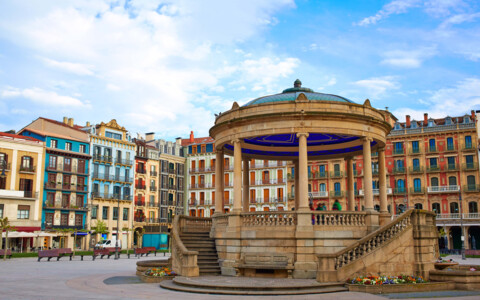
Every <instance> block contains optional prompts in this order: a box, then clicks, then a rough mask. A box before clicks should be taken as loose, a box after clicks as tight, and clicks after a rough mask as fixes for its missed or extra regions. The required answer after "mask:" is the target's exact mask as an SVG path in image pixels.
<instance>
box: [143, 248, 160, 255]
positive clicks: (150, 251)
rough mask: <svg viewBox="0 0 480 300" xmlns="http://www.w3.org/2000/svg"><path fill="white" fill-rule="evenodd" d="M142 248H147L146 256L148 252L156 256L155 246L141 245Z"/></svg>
mask: <svg viewBox="0 0 480 300" xmlns="http://www.w3.org/2000/svg"><path fill="white" fill-rule="evenodd" d="M143 249H147V250H148V253H147V256H148V254H150V253H154V254H155V256H157V248H155V247H143Z"/></svg>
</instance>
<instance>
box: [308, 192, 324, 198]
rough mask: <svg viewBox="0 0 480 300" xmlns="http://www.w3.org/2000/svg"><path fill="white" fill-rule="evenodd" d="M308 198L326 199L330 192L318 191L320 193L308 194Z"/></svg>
mask: <svg viewBox="0 0 480 300" xmlns="http://www.w3.org/2000/svg"><path fill="white" fill-rule="evenodd" d="M308 197H309V198H310V197H312V198H325V197H328V191H318V192H311V193H308Z"/></svg>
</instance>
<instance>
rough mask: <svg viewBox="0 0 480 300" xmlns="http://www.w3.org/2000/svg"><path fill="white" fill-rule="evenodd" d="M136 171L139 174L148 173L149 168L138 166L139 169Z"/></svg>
mask: <svg viewBox="0 0 480 300" xmlns="http://www.w3.org/2000/svg"><path fill="white" fill-rule="evenodd" d="M135 172H136V173H137V174H147V170H145V169H141V168H137V169H136V170H135Z"/></svg>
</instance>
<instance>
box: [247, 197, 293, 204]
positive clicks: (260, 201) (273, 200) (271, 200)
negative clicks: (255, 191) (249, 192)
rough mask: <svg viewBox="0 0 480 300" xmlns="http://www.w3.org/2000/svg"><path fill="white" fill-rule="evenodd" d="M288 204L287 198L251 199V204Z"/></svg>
mask: <svg viewBox="0 0 480 300" xmlns="http://www.w3.org/2000/svg"><path fill="white" fill-rule="evenodd" d="M284 202H286V198H285V197H270V198H268V199H264V198H256V199H250V204H264V203H265V204H268V203H284Z"/></svg>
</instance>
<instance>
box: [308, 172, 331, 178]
mask: <svg viewBox="0 0 480 300" xmlns="http://www.w3.org/2000/svg"><path fill="white" fill-rule="evenodd" d="M326 178H327V172H314V173H308V179H326Z"/></svg>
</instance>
